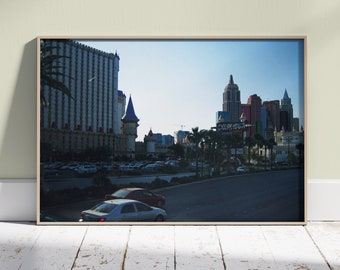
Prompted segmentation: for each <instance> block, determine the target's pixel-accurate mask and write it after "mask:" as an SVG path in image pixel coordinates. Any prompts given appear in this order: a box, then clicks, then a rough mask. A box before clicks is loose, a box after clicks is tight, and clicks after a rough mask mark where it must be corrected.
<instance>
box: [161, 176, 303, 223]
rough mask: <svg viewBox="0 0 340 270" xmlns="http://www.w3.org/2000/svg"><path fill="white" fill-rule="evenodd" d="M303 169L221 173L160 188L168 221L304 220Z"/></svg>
mask: <svg viewBox="0 0 340 270" xmlns="http://www.w3.org/2000/svg"><path fill="white" fill-rule="evenodd" d="M303 186H304V177H303V170H286V171H274V172H265V173H258V174H246V175H236V176H232V177H221V178H216V179H214V180H208V181H203V182H196V183H193V184H189V185H181V186H177V187H175V188H173V187H172V188H168V189H166V190H162V191H160V192H161V194H162V195H164V196H166V197H167V204H166V210H167V213H168V221H185V222H245V221H246V222H302V221H304V189H303Z"/></svg>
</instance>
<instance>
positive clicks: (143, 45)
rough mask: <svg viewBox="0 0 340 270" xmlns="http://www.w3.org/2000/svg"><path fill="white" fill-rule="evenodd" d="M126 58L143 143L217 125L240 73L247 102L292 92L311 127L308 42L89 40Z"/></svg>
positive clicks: (127, 88)
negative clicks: (156, 135)
mask: <svg viewBox="0 0 340 270" xmlns="http://www.w3.org/2000/svg"><path fill="white" fill-rule="evenodd" d="M80 42H81V43H85V44H86V45H88V46H91V47H94V48H97V49H99V50H102V51H105V52H109V53H115V52H117V53H118V55H119V57H120V71H119V75H118V89H119V90H122V91H123V92H124V93H125V95H126V97H127V102H128V98H129V97H130V96H131V98H132V101H133V104H134V108H135V113H136V115H137V117H138V118H139V119H140V121H139V127H138V138H137V141H142V140H143V138H144V136H145V135H146V134H148V132H149V130H150V129H152V131H153V133H162V134H163V135H167V134H170V135H173V136H174V132H175V131H178V130H188V131H191V130H192V128H194V127H199V129H210V128H211V127H214V126H215V125H216V112H217V111H222V103H223V91H224V88H225V87H226V85H227V84H228V83H229V78H230V75H233V78H234V83H235V84H237V85H238V87H239V90H240V93H241V103H242V104H244V103H247V100H248V97H249V96H250V95H253V94H257V95H258V96H260V97H261V99H262V101H270V100H280V101H281V99H282V98H283V95H284V92H285V89H287V92H288V96H289V97H290V98H291V100H292V104H293V110H294V117H299V118H300V125H303V123H304V121H303V117H304V114H303V110H304V53H303V50H304V49H303V48H304V46H303V40H302V39H280V40H278V39H276V40H268V39H266V40H265V39H262V40H257V39H256V40H255V39H243V40H240V39H238V40H237V39H236V40H231V39H218V40H217V39H214V40H213V39H200V40H199V39H194V40H188V39H187V40H185V39H164V40H151V39H149V40H147V39H144V40H142V39H134V40H117V39H116V40H115V39H106V40H88V41H85V40H81V41H80Z"/></svg>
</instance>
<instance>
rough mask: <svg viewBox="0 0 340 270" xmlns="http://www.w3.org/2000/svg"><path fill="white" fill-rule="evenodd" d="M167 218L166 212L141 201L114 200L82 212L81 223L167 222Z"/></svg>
mask: <svg viewBox="0 0 340 270" xmlns="http://www.w3.org/2000/svg"><path fill="white" fill-rule="evenodd" d="M166 216H167V214H166V212H165V210H163V209H160V208H157V207H152V206H149V205H147V204H145V203H142V202H139V201H135V200H129V199H114V200H108V201H103V202H101V203H99V204H97V205H96V206H94V207H92V208H91V209H89V210H85V211H82V212H81V214H80V219H79V221H80V222H83V221H84V222H85V221H96V222H105V221H127V222H136V221H165V219H166Z"/></svg>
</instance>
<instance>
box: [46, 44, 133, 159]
mask: <svg viewBox="0 0 340 270" xmlns="http://www.w3.org/2000/svg"><path fill="white" fill-rule="evenodd" d="M42 42H45V45H46V44H48V46H49V48H52V49H51V50H49V51H42V52H41V55H42V54H46V55H50V56H52V57H51V58H52V59H53V58H55V59H57V60H56V62H55V65H57V66H58V70H59V72H58V74H52V75H51V76H52V79H55V80H57V81H59V82H61V83H62V84H64V85H65V86H67V87H68V88H69V90H70V96H68V95H66V94H64V93H63V91H57V90H55V89H54V88H53V87H51V86H50V85H47V84H43V85H41V89H40V92H41V95H42V96H43V97H44V99H45V101H46V104H47V105H46V106H41V110H40V138H41V139H40V141H41V146H42V147H41V148H42V156H41V159H42V160H44V159H45V160H46V159H47V160H50V159H57V158H58V157H59V158H62V156H64V157H66V156H67V157H70V158H72V156H74V155H76V154H78V153H82V152H84V151H88V149H92V150H95V149H99V148H103V147H105V148H107V149H110V152H112V153H114V155H116V153H118V152H117V151H116V150H117V148H120V149H121V148H126V147H124V145H125V144H126V143H127V139H126V136H124V134H122V129H121V127H122V123H121V119H122V116H123V114H124V111H125V100H126V97H125V95H124V93H123V92H122V91H119V90H118V72H119V61H120V57H119V56H118V54H117V53H106V52H103V51H100V50H97V49H95V48H92V47H89V46H86V45H83V44H81V43H79V42H77V41H74V40H68V39H44V40H42ZM44 151H45V152H44ZM51 151H53V153H56V154H53V155H55V158H52V157H51ZM57 153H58V154H57ZM124 154H126V153H123V152H120V155H124ZM57 155H58V157H57Z"/></svg>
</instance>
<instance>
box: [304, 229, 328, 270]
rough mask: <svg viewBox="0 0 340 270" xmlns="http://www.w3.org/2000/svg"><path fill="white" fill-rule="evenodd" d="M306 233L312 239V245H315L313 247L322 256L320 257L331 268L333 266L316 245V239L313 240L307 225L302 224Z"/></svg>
mask: <svg viewBox="0 0 340 270" xmlns="http://www.w3.org/2000/svg"><path fill="white" fill-rule="evenodd" d="M303 227H304V229H305V231H306V233H307V235H308V236H309V238H310V239H311V240H312V242H313V245H314V246H315V248H316V249H317V250H318V252H319V253H320V255H321V256H322V258H323V259H324V261H325V263H326V264H327V266H328V268H329V269H330V270H332V269H333V267H332V266H331V265H330V263H329V262H328V261H327V258H326V256H325V254H323V252H322V250H321V249H320V247H319V246H318V244H317V243H316V241H315V240H314V238H313V236H312V235H311V234H310V232H309V231H308V228H307V226H303Z"/></svg>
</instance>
